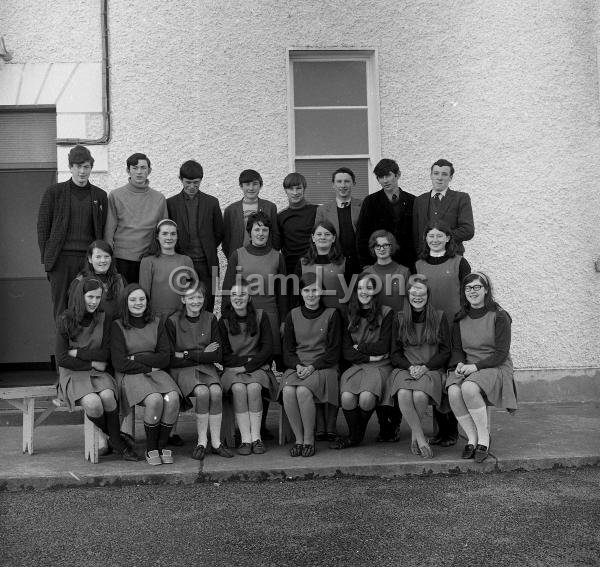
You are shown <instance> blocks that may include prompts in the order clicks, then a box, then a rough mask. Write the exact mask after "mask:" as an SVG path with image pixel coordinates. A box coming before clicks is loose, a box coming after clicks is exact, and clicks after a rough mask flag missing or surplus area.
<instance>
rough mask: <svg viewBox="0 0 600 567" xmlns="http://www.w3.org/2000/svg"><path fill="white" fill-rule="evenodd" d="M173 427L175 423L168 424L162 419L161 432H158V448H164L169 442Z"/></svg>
mask: <svg viewBox="0 0 600 567" xmlns="http://www.w3.org/2000/svg"><path fill="white" fill-rule="evenodd" d="M172 429H173V424H172V423H171V424H170V425H167V424H166V423H163V422H162V421H161V422H160V423H159V432H158V448H159V449H164V448H165V447H166V446H167V443H168V442H169V435H171V430H172Z"/></svg>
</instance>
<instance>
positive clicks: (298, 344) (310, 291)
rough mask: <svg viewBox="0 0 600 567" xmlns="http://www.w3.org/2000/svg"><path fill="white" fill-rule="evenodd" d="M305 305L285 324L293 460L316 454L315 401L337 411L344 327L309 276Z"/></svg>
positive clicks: (303, 288)
mask: <svg viewBox="0 0 600 567" xmlns="http://www.w3.org/2000/svg"><path fill="white" fill-rule="evenodd" d="M300 294H301V296H302V305H301V306H300V307H295V308H294V309H292V310H291V311H290V312H289V313H288V315H287V317H286V320H285V331H284V335H283V362H284V364H285V365H286V367H287V368H288V369H287V370H286V371H285V373H284V375H283V379H282V382H281V393H282V394H283V405H284V407H285V411H286V413H287V416H288V419H289V420H290V425H291V427H292V431H293V432H294V436H295V437H296V443H295V445H294V446H293V447H292V448H291V449H290V455H291V456H292V457H299V456H300V455H302V456H303V457H312V456H313V455H314V454H315V414H316V406H315V401H316V402H318V403H321V404H329V405H331V406H333V407H335V408H336V410H337V404H338V395H339V387H338V363H339V357H340V345H341V323H340V315H339V311H338V310H337V309H333V308H332V307H325V305H324V304H323V302H322V301H321V297H322V295H323V287H322V285H321V283H320V282H319V281H318V279H317V276H316V275H315V274H314V273H312V272H309V273H307V274H304V275H303V276H302V277H301V278H300Z"/></svg>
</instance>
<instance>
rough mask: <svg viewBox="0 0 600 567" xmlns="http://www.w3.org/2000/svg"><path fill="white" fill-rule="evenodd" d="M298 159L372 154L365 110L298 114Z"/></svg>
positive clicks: (305, 111)
mask: <svg viewBox="0 0 600 567" xmlns="http://www.w3.org/2000/svg"><path fill="white" fill-rule="evenodd" d="M294 114H295V119H296V155H298V156H310V155H348V154H368V153H369V132H368V127H367V124H368V113H367V109H366V108H356V109H340V110H296V111H295V112H294Z"/></svg>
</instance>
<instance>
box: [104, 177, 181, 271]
mask: <svg viewBox="0 0 600 567" xmlns="http://www.w3.org/2000/svg"><path fill="white" fill-rule="evenodd" d="M168 216H169V215H168V212H167V202H166V200H165V196H164V195H163V194H162V193H160V192H159V191H155V190H154V189H151V188H150V186H149V185H146V187H144V188H142V189H139V188H137V187H134V186H133V185H131V183H127V185H124V186H123V187H119V188H118V189H115V190H114V191H112V192H111V193H110V194H109V195H108V218H107V219H106V229H105V231H104V240H106V242H108V243H109V244H110V245H111V246H112V247H113V250H114V255H115V258H120V259H122V260H130V261H133V262H139V261H140V259H141V257H142V256H143V255H144V254H145V253H146V252H148V248H149V247H150V243H151V242H152V238H153V235H154V229H155V227H156V225H157V223H158V221H159V220H161V219H165V218H167V217H168Z"/></svg>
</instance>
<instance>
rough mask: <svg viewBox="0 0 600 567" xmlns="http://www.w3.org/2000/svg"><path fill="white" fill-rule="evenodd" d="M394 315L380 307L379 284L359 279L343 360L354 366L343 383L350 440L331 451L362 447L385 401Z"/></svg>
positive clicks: (341, 441) (343, 440)
mask: <svg viewBox="0 0 600 567" xmlns="http://www.w3.org/2000/svg"><path fill="white" fill-rule="evenodd" d="M393 316H394V312H393V311H392V309H391V308H390V307H388V306H386V305H384V306H381V305H380V304H379V293H377V288H376V282H375V281H374V277H373V275H371V274H366V273H363V274H361V275H360V276H358V280H357V282H356V287H355V288H354V290H353V291H352V296H351V298H350V306H349V308H348V318H347V321H345V322H344V324H345V327H344V333H343V344H342V352H343V358H344V360H346V361H347V362H349V363H350V364H351V365H352V366H350V368H348V370H346V371H345V372H344V373H343V374H342V377H341V380H340V391H341V393H342V395H341V399H342V410H343V412H344V416H345V418H346V422H347V423H348V431H349V436H348V437H340V438H338V439H337V440H336V442H335V443H334V444H332V445H330V447H331V448H332V449H346V448H348V447H354V446H355V445H358V444H360V443H361V441H362V440H363V438H364V436H365V431H366V429H367V424H368V423H369V419H370V418H371V415H372V414H373V411H374V409H375V405H376V404H377V402H378V401H379V400H381V399H382V393H383V390H384V385H385V384H386V382H387V380H388V378H389V375H390V372H391V371H392V366H391V364H390V344H391V338H392V320H393Z"/></svg>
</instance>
